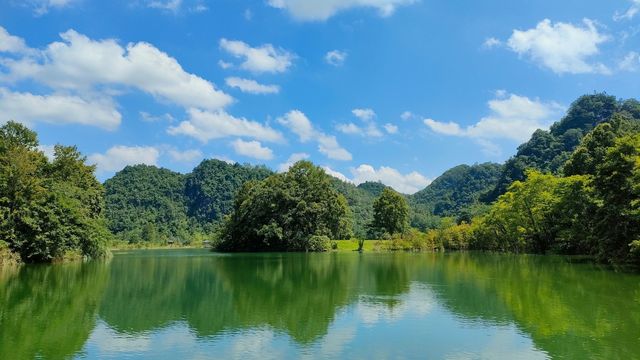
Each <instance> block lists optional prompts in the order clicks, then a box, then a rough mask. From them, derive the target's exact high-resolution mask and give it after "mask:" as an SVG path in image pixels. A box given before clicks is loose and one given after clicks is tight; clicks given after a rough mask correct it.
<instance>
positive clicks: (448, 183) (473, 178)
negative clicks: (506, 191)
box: [410, 163, 502, 216]
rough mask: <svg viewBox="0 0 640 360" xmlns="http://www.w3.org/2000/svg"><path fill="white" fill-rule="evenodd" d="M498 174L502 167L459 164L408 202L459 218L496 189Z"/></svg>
mask: <svg viewBox="0 0 640 360" xmlns="http://www.w3.org/2000/svg"><path fill="white" fill-rule="evenodd" d="M501 172H502V165H499V164H494V163H484V164H475V165H471V166H470V165H459V166H456V167H454V168H452V169H449V170H447V171H445V173H444V174H442V175H441V176H439V177H438V178H437V179H435V180H434V181H433V182H432V183H431V184H429V186H427V187H426V188H425V189H423V190H421V191H418V192H417V193H415V194H413V195H412V196H410V200H411V203H412V204H415V205H417V206H421V207H422V208H423V209H425V210H426V211H428V212H430V213H432V214H434V215H437V216H459V215H460V214H461V212H462V211H464V210H467V209H469V208H470V207H472V206H473V205H476V204H479V203H480V198H481V197H482V196H483V195H486V194H487V193H488V192H490V191H491V190H493V189H494V188H495V186H496V184H497V183H498V179H499V178H500V174H501Z"/></svg>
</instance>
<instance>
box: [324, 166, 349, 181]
mask: <svg viewBox="0 0 640 360" xmlns="http://www.w3.org/2000/svg"><path fill="white" fill-rule="evenodd" d="M322 169H324V172H326V173H327V174H328V175H330V176H333V177H334V178H336V179H340V180H342V181H344V182H348V183H353V181H351V179H349V178H348V177H346V176H345V175H344V174H343V173H341V172H339V171H335V170H333V169H332V168H330V167H328V166H323V167H322Z"/></svg>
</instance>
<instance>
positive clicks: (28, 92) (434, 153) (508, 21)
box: [0, 0, 640, 193]
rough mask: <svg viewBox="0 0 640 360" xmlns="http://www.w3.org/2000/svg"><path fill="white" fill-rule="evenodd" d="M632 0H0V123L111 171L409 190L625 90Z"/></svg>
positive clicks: (629, 85) (635, 21) (635, 11)
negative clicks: (302, 162)
mask: <svg viewBox="0 0 640 360" xmlns="http://www.w3.org/2000/svg"><path fill="white" fill-rule="evenodd" d="M639 33H640V0H611V1H584V0H580V1H578V0H565V1H561V2H559V1H547V0H540V1H535V2H532V1H524V0H512V1H509V2H505V1H497V0H486V1H482V2H479V1H444V0H441V1H434V0H415V1H414V0H326V1H315V0H258V1H239V0H208V1H205V0H182V1H180V0H113V1H90V0H28V1H18V0H3V1H2V2H1V3H0V114H1V116H2V118H3V119H2V121H6V120H8V119H14V120H17V121H20V122H23V123H25V124H27V125H28V126H30V127H31V128H33V129H35V130H37V131H38V133H39V135H40V140H41V143H42V149H43V150H44V151H45V152H47V151H49V150H50V147H51V146H52V145H53V144H56V143H61V144H65V145H71V144H75V145H77V146H78V147H79V149H80V150H81V151H82V152H83V153H84V154H86V155H87V156H88V158H89V160H90V161H91V162H93V163H96V164H97V165H98V171H97V172H98V177H99V178H100V179H103V180H104V179H106V178H108V177H110V176H112V175H113V174H114V173H115V172H116V171H118V170H120V169H121V168H122V167H124V166H126V165H127V164H135V163H147V164H156V165H159V166H163V167H167V168H170V169H173V170H176V171H181V172H188V171H189V170H191V169H192V168H193V167H194V166H195V165H197V164H198V163H199V162H200V161H201V160H202V159H204V158H219V159H224V160H229V161H238V162H241V163H245V162H247V163H252V164H266V165H267V166H269V167H271V168H272V169H274V170H279V169H285V168H286V166H287V164H290V163H291V162H293V161H295V160H297V159H302V158H307V159H310V160H312V161H313V162H315V163H316V164H318V165H321V166H323V167H325V168H326V169H327V170H328V171H330V172H332V173H333V174H335V175H336V176H339V177H344V178H346V179H348V180H350V181H353V182H355V183H360V182H362V181H367V180H374V181H375V180H380V181H382V182H384V183H386V184H388V185H391V186H393V187H394V188H396V189H397V190H399V191H402V192H405V193H412V192H415V191H417V190H419V189H421V188H423V187H424V186H426V185H427V184H428V183H429V181H430V180H432V179H434V178H435V177H437V176H438V175H440V174H441V173H442V172H443V171H445V170H447V169H448V168H451V167H453V166H455V165H458V164H461V163H466V164H472V163H476V162H485V161H496V162H501V161H504V160H505V159H507V158H508V157H509V156H511V155H512V154H513V153H514V152H515V149H516V147H517V146H518V145H519V144H520V143H521V142H523V141H524V140H526V139H527V138H528V137H529V135H530V134H531V133H532V132H533V130H534V129H536V128H546V127H548V126H549V125H550V124H551V123H552V122H554V121H556V120H558V119H560V118H561V116H562V114H563V112H564V111H565V110H566V108H567V107H568V106H569V105H570V103H571V102H572V101H573V100H575V99H576V98H577V97H578V96H580V95H582V94H585V93H592V92H594V91H606V92H608V93H609V94H613V95H616V96H618V97H620V98H629V97H637V94H638V91H639V90H640V85H639V84H640V82H639V81H638V80H639V77H638V72H637V71H638V70H640V55H639V53H640V46H639V45H640V35H639Z"/></svg>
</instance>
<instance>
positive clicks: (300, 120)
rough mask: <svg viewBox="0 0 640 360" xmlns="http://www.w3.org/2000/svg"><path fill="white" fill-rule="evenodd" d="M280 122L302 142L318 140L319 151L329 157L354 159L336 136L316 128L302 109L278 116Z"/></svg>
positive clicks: (345, 159) (344, 159) (346, 159)
mask: <svg viewBox="0 0 640 360" xmlns="http://www.w3.org/2000/svg"><path fill="white" fill-rule="evenodd" d="M278 122H279V123H280V124H282V125H284V126H286V127H287V128H289V129H290V130H291V131H292V132H293V133H294V134H296V135H298V138H299V139H300V141H301V142H308V141H309V140H315V141H317V142H318V151H320V153H322V154H324V155H325V156H327V157H328V158H330V159H334V160H343V161H348V160H351V159H352V156H351V153H350V152H349V151H347V150H346V149H344V148H343V147H341V146H340V144H339V143H338V140H337V139H336V137H335V136H332V135H327V134H325V133H323V132H322V131H319V130H316V129H314V127H313V124H312V123H311V120H309V118H308V117H307V116H306V115H305V114H304V113H303V112H302V111H299V110H291V111H289V112H288V113H286V114H285V115H284V116H282V117H280V118H278Z"/></svg>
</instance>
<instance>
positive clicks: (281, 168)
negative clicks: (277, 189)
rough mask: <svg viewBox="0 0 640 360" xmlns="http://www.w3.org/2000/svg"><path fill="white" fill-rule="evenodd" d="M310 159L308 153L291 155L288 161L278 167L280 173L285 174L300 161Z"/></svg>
mask: <svg viewBox="0 0 640 360" xmlns="http://www.w3.org/2000/svg"><path fill="white" fill-rule="evenodd" d="M308 158H309V154H307V153H294V154H291V156H289V158H288V159H287V161H285V162H283V163H282V164H280V165H278V171H279V172H285V171H287V170H289V168H290V167H292V166H293V164H295V163H297V162H298V161H300V160H306V159H308Z"/></svg>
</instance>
